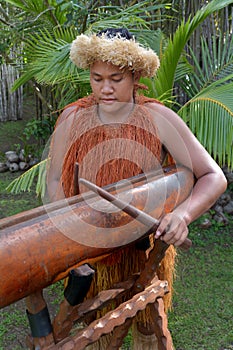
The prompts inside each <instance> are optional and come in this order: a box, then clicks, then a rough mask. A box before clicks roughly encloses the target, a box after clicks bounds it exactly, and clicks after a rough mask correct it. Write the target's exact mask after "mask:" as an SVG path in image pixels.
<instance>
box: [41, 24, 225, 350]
mask: <svg viewBox="0 0 233 350" xmlns="http://www.w3.org/2000/svg"><path fill="white" fill-rule="evenodd" d="M70 58H71V60H72V61H73V63H74V64H76V65H77V66H78V67H79V68H83V69H90V83H91V88H92V91H93V94H91V95H90V96H88V97H85V98H82V99H80V100H78V101H77V102H74V103H73V104H71V105H69V106H67V107H66V108H65V109H64V111H63V113H62V114H61V116H60V117H59V119H58V121H57V124H56V130H55V133H54V136H53V141H52V146H51V166H50V169H49V173H48V192H49V195H50V198H51V200H58V199H61V198H64V197H69V196H72V195H74V194H75V192H74V188H75V187H77V186H75V184H74V182H75V180H76V179H75V176H74V174H75V164H76V163H78V164H79V176H80V177H83V178H86V179H88V180H91V181H92V182H94V183H96V184H97V185H99V186H104V185H107V184H110V183H113V182H116V181H119V180H121V179H127V178H129V177H131V176H135V175H137V174H139V173H141V172H145V173H146V172H147V171H149V170H153V169H159V168H161V166H162V165H163V163H164V160H165V159H166V160H167V159H168V160H170V161H172V162H175V163H178V164H182V165H184V166H186V167H188V168H190V169H191V170H192V171H193V173H194V175H195V178H196V183H195V186H194V188H193V192H192V195H191V196H190V197H189V198H188V199H187V200H186V201H185V202H184V203H182V204H181V205H180V206H178V207H177V208H176V209H175V210H174V211H173V212H172V213H167V214H166V215H165V216H163V217H162V218H161V219H160V224H159V227H158V229H157V231H156V233H155V238H160V239H163V240H164V241H165V242H167V243H168V244H171V246H170V247H169V249H168V251H167V253H166V256H165V258H164V259H163V262H162V264H161V266H160V269H159V270H158V271H157V273H158V275H159V277H161V276H162V279H166V280H168V282H169V284H170V286H169V288H170V289H171V287H172V276H173V268H174V258H175V249H174V246H180V245H181V244H182V243H183V242H184V240H185V239H186V237H187V235H188V225H189V224H190V223H191V222H192V221H194V220H195V219H196V218H198V217H199V216H200V215H202V214H203V213H204V212H205V211H206V210H208V209H209V208H210V207H211V206H212V205H213V204H214V203H215V201H216V200H217V198H218V197H219V196H220V195H221V193H223V192H224V191H225V189H226V180H225V177H224V175H223V173H222V171H221V169H220V168H219V167H218V165H217V164H216V163H215V162H214V160H213V159H212V158H211V156H210V155H209V154H208V153H207V152H206V150H205V149H204V148H203V147H202V145H201V144H200V143H199V142H198V140H197V139H196V138H195V137H194V135H193V134H192V133H191V132H190V130H189V129H188V127H187V126H186V124H185V123H184V122H183V121H182V120H181V119H180V118H179V116H178V115H176V114H175V113H174V112H173V111H172V110H170V109H168V108H166V107H165V106H163V105H162V104H161V103H159V102H158V101H156V100H153V99H150V98H146V97H144V96H142V95H141V96H140V95H138V94H137V89H138V87H140V84H139V79H140V77H152V76H154V75H155V74H156V70H157V69H158V68H159V59H158V57H157V55H156V54H155V53H154V52H153V51H152V50H151V49H146V48H144V47H142V46H140V45H139V44H138V43H137V42H136V41H135V40H134V38H133V37H132V35H131V34H130V33H129V32H128V31H127V30H125V29H107V30H104V31H102V32H100V33H99V34H98V35H90V36H86V35H80V36H78V37H77V38H76V39H75V40H74V42H73V43H72V47H71V53H70ZM76 185H77V184H76ZM213 188H214V191H213ZM84 190H85V189H84V188H80V191H81V192H82V191H84ZM173 245H174V246H173ZM149 247H150V245H149V242H146V243H145V242H144V246H143V245H141V246H138V245H135V246H133V247H131V248H128V247H127V248H122V249H121V250H120V251H119V252H117V253H114V254H112V255H111V256H110V257H107V258H106V259H104V260H102V261H100V262H97V264H96V276H95V279H94V281H93V283H92V285H91V288H90V290H89V293H88V296H93V295H96V294H97V293H98V291H100V290H102V289H105V288H109V287H110V286H111V285H112V284H113V283H115V282H116V281H119V280H120V281H121V280H124V279H126V278H127V277H128V276H129V275H130V274H132V273H134V272H138V270H139V266H140V264H141V260H142V256H143V259H144V260H145V259H146V253H145V252H144V250H146V249H147V248H149ZM103 276H105V278H103ZM170 298H171V293H170V296H166V297H165V298H164V302H165V310H167V309H168V308H169V306H170V304H171V299H170ZM133 330H134V336H133V338H134V349H137V350H139V349H142V348H143V349H144V350H146V349H149V350H153V349H157V345H156V344H157V342H156V338H155V335H154V331H153V327H152V326H151V320H150V315H149V314H148V313H147V312H144V313H143V312H142V313H139V315H138V316H137V318H136V319H135V322H134V327H133ZM107 344H108V337H103V338H102V339H101V340H100V342H99V344H98V345H97V344H95V345H94V349H101V350H104V349H105V348H106V347H107Z"/></svg>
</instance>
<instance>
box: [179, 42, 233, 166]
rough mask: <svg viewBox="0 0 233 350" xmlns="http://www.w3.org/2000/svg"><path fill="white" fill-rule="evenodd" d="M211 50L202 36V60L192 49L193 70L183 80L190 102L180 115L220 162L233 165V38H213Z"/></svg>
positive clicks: (183, 107)
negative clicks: (197, 57)
mask: <svg viewBox="0 0 233 350" xmlns="http://www.w3.org/2000/svg"><path fill="white" fill-rule="evenodd" d="M212 41H213V48H212V50H211V51H210V49H209V47H208V44H207V41H206V39H204V38H203V39H202V45H201V57H203V59H202V62H201V63H199V62H198V61H197V59H196V57H195V54H194V53H193V52H192V50H191V51H190V58H191V61H192V62H193V69H192V71H191V70H190V73H188V74H186V76H185V78H183V79H181V80H180V81H179V84H180V86H181V87H182V88H183V89H184V91H185V92H186V93H187V94H188V96H189V100H188V102H187V103H186V104H185V105H184V106H182V107H181V109H180V110H179V111H178V114H179V115H180V116H181V117H182V118H183V119H184V121H185V122H186V123H187V124H188V125H189V127H190V129H191V130H192V132H193V133H194V134H195V135H196V136H197V138H198V139H199V141H200V142H201V143H202V144H203V145H204V147H205V148H206V149H207V150H208V151H209V153H211V154H212V155H213V157H214V158H215V159H217V160H218V163H219V164H220V165H224V164H228V166H229V167H232V166H233V150H232V140H233V74H232V68H233V37H231V38H229V37H228V36H226V37H223V36H222V35H220V36H219V37H213V38H212Z"/></svg>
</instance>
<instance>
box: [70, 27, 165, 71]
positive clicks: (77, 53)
mask: <svg viewBox="0 0 233 350" xmlns="http://www.w3.org/2000/svg"><path fill="white" fill-rule="evenodd" d="M70 59H71V61H72V62H73V63H74V64H75V65H76V66H77V67H79V68H82V69H89V68H90V66H91V65H92V64H93V63H94V62H96V61H103V62H109V63H112V64H113V65H116V66H119V67H120V68H128V69H130V70H132V71H138V72H140V73H141V76H142V77H153V76H154V75H155V73H156V71H157V69H158V68H159V58H158V56H157V55H156V53H155V52H154V51H153V50H151V49H150V48H144V47H143V46H141V45H140V44H139V43H137V42H136V41H135V40H134V39H130V40H128V39H125V38H122V37H120V36H116V37H111V38H107V37H106V36H105V35H104V34H102V35H101V36H98V35H96V34H93V35H90V36H87V35H84V34H81V35H79V36H78V37H77V38H76V39H75V40H74V41H73V42H72V44H71V50H70Z"/></svg>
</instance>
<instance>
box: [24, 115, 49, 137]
mask: <svg viewBox="0 0 233 350" xmlns="http://www.w3.org/2000/svg"><path fill="white" fill-rule="evenodd" d="M54 124H55V120H51V118H49V117H44V119H42V120H38V119H32V120H30V121H29V122H28V123H27V124H26V126H25V129H24V131H23V135H24V136H25V139H26V140H30V138H31V137H32V136H33V137H34V138H35V139H36V140H43V141H46V140H47V139H48V138H49V136H50V135H51V133H52V131H53V128H54Z"/></svg>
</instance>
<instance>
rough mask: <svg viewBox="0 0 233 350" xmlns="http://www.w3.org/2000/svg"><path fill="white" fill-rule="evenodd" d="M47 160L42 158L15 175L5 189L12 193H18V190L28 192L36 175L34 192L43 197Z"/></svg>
mask: <svg viewBox="0 0 233 350" xmlns="http://www.w3.org/2000/svg"><path fill="white" fill-rule="evenodd" d="M47 160H48V159H44V160H43V161H41V162H40V163H38V164H36V165H34V166H33V167H31V168H30V169H29V170H27V171H25V172H24V173H23V174H22V175H20V176H19V177H17V178H16V179H15V180H14V181H12V182H11V183H10V184H9V185H8V186H7V188H6V189H7V191H9V192H10V193H13V194H18V193H20V192H26V191H28V192H30V191H31V188H32V185H33V183H34V181H35V180H36V177H37V184H36V194H37V195H38V196H41V197H43V196H44V195H45V191H46V168H47Z"/></svg>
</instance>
